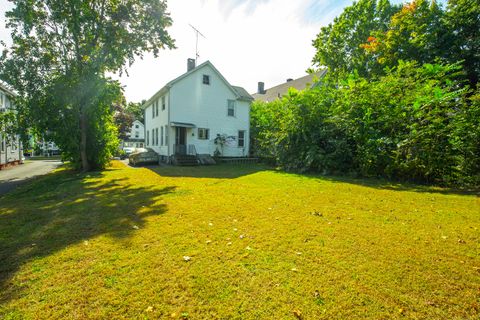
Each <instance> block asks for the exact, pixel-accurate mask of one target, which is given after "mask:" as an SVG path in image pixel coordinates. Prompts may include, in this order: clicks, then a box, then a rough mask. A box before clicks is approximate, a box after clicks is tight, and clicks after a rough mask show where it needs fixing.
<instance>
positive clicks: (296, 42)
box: [0, 0, 402, 102]
mask: <svg viewBox="0 0 480 320" xmlns="http://www.w3.org/2000/svg"><path fill="white" fill-rule="evenodd" d="M352 2H353V1H351V0H295V1H292V0H188V1H187V0H169V1H167V3H168V11H169V12H170V14H171V17H172V19H173V25H172V26H171V27H170V28H169V29H168V32H169V34H170V35H171V36H172V37H173V38H174V39H175V45H176V47H177V48H176V49H174V50H163V51H161V52H160V54H159V56H158V57H157V58H154V57H153V55H151V54H146V55H145V56H144V58H143V59H140V58H138V59H136V61H135V62H134V64H133V65H132V66H131V67H129V68H128V76H127V75H125V74H124V75H122V76H121V77H120V76H118V75H115V76H114V77H115V78H117V79H119V80H120V82H121V83H122V85H123V86H124V90H125V96H126V98H127V100H128V101H132V102H140V101H141V100H143V99H149V98H150V97H151V96H152V95H153V94H155V92H157V91H158V90H159V89H160V88H161V87H163V86H164V85H165V84H166V83H167V82H169V81H170V80H172V79H174V78H176V77H178V76H180V75H181V74H183V73H184V72H186V70H187V59H188V58H195V31H194V30H193V29H192V28H191V27H190V25H193V26H195V27H196V28H197V29H198V30H200V31H201V32H202V34H203V35H205V38H203V37H200V38H199V54H200V57H199V60H198V64H200V63H202V62H205V61H207V60H210V62H212V63H213V64H214V65H215V67H216V68H217V69H218V70H219V71H220V73H222V75H223V76H224V77H225V78H226V79H227V81H228V82H229V83H230V84H232V85H236V86H241V87H244V88H245V89H246V90H247V91H248V92H250V93H254V92H255V91H256V89H257V83H258V82H259V81H262V82H265V88H270V87H273V86H275V85H278V84H281V83H283V82H285V81H286V79H288V78H294V79H295V78H299V77H302V76H304V75H306V70H307V69H308V68H309V67H311V60H312V58H313V56H314V53H315V50H314V48H313V46H312V40H313V39H315V36H316V34H317V33H318V32H319V30H320V28H321V27H322V26H325V25H328V23H330V22H332V21H333V19H334V17H335V16H337V15H339V14H340V13H341V12H342V10H343V8H344V7H345V6H348V5H350V4H351V3H352ZM393 2H397V3H398V2H402V1H401V0H396V1H393ZM10 6H11V4H10V3H8V2H7V0H0V19H1V23H0V40H3V41H5V42H6V43H7V44H8V43H11V40H10V33H9V31H8V30H6V29H5V18H4V13H5V11H6V10H8V9H9V8H10Z"/></svg>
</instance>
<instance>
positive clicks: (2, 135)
mask: <svg viewBox="0 0 480 320" xmlns="http://www.w3.org/2000/svg"><path fill="white" fill-rule="evenodd" d="M14 97H15V93H14V92H13V91H11V90H10V89H8V88H7V87H6V86H5V85H3V84H2V83H0V113H5V112H9V111H11V110H13V109H14V106H13V103H12V98H14ZM1 125H2V124H1V123H0V126H1ZM5 126H8V124H4V127H0V169H2V168H4V167H6V166H7V165H11V164H18V163H21V162H22V157H23V149H22V143H21V140H20V136H19V135H16V134H14V135H11V134H10V133H7V132H8V128H7V127H5Z"/></svg>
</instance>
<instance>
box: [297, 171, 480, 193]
mask: <svg viewBox="0 0 480 320" xmlns="http://www.w3.org/2000/svg"><path fill="white" fill-rule="evenodd" d="M299 175H300V176H304V177H309V178H314V179H319V180H324V181H330V182H341V183H348V184H354V185H359V186H363V187H369V188H374V189H381V190H391V191H408V192H418V193H438V194H444V195H480V190H479V189H475V188H472V189H454V188H446V187H438V186H433V185H422V184H415V183H411V182H399V181H394V180H386V179H381V178H354V177H348V176H328V175H319V174H315V173H307V174H299Z"/></svg>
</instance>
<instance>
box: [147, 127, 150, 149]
mask: <svg viewBox="0 0 480 320" xmlns="http://www.w3.org/2000/svg"><path fill="white" fill-rule="evenodd" d="M149 145H150V131H148V130H147V146H149Z"/></svg>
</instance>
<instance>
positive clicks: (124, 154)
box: [120, 147, 136, 160]
mask: <svg viewBox="0 0 480 320" xmlns="http://www.w3.org/2000/svg"><path fill="white" fill-rule="evenodd" d="M135 150H136V148H134V147H124V148H122V149H121V150H120V151H121V152H120V159H122V160H123V159H127V158H128V157H129V156H130V155H131V154H132V153H134V152H135Z"/></svg>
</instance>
